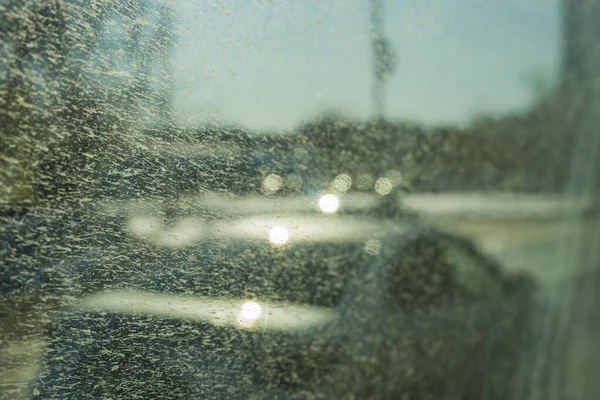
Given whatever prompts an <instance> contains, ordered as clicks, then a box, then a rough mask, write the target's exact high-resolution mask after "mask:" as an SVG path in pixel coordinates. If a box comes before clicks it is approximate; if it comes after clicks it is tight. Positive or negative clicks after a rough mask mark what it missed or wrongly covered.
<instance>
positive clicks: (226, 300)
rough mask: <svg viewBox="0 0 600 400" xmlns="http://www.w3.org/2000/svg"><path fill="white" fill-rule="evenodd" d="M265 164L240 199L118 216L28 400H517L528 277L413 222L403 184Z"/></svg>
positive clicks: (253, 154) (113, 211)
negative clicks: (401, 197)
mask: <svg viewBox="0 0 600 400" xmlns="http://www.w3.org/2000/svg"><path fill="white" fill-rule="evenodd" d="M261 140H263V142H262V143H260V146H262V148H263V149H264V148H267V149H268V147H264V141H266V140H267V139H261ZM281 146H284V144H281ZM257 148H260V147H259V146H257V147H252V146H250V147H244V148H243V149H244V151H243V152H242V153H238V154H237V157H242V160H246V161H248V160H250V161H248V162H247V163H240V165H242V164H243V165H244V168H246V169H245V170H243V171H241V172H240V171H237V172H235V174H236V177H235V179H236V180H237V181H236V183H235V184H239V185H240V186H239V189H240V191H239V192H238V196H239V195H242V196H241V197H236V196H234V195H232V193H228V196H227V197H224V196H220V197H219V196H218V195H215V192H214V190H213V191H210V190H206V189H207V187H206V186H205V187H204V189H205V190H204V192H203V193H204V195H203V196H200V197H193V196H192V197H190V193H193V191H185V190H183V189H181V188H179V189H178V190H179V192H180V193H181V192H183V193H184V194H187V195H188V197H185V196H184V195H182V196H180V197H178V198H176V199H175V198H174V199H175V201H170V202H169V201H167V202H165V201H160V199H159V200H156V201H154V202H152V201H150V200H148V199H146V200H145V201H143V202H142V201H137V202H136V201H131V200H129V201H126V202H118V201H117V202H112V203H111V201H110V198H107V199H106V200H107V203H106V204H107V206H106V210H104V211H103V212H102V213H103V215H106V217H105V218H106V221H110V223H108V225H110V226H112V228H111V229H113V230H114V234H113V236H114V238H117V239H116V240H112V241H108V240H107V241H105V243H106V245H105V246H104V247H100V248H94V249H93V250H92V251H93V252H95V255H93V256H88V257H85V256H84V257H80V258H79V259H77V258H71V260H70V261H69V263H67V264H65V266H64V268H63V270H64V273H65V276H68V280H67V281H68V282H70V283H71V284H72V288H70V289H69V288H67V289H65V290H67V291H68V292H69V293H70V294H71V295H73V296H76V297H79V298H80V300H79V301H76V302H74V303H72V304H71V305H70V306H69V307H67V308H65V309H64V310H63V311H62V312H61V313H60V314H59V316H58V317H57V319H56V321H55V322H54V324H53V326H52V328H51V332H50V333H51V342H50V348H49V352H48V354H47V357H46V359H45V361H44V365H43V367H42V369H41V372H40V374H39V378H38V379H37V381H36V382H35V383H34V384H33V387H32V395H33V398H39V399H45V398H90V397H91V398H110V397H112V398H125V397H127V398H134V397H137V398H157V397H158V398H307V397H309V398H311V397H316V398H346V397H349V396H354V398H402V396H405V398H415V399H439V398H448V399H481V398H484V395H485V396H486V397H485V398H488V399H506V398H509V395H508V393H509V392H510V390H511V387H512V383H511V382H513V379H517V378H518V374H517V373H516V370H517V366H518V365H520V364H519V362H520V360H519V358H520V357H524V354H525V353H524V352H521V351H520V349H521V348H522V347H523V346H525V345H526V341H527V333H528V320H529V302H530V297H531V295H532V290H533V284H532V282H531V281H530V279H529V278H528V277H525V276H512V275H509V274H508V273H506V272H504V271H503V269H502V268H501V267H500V266H499V265H497V264H496V263H495V262H494V261H492V260H490V259H488V258H486V257H485V256H484V255H482V254H481V253H480V252H479V251H478V250H477V249H476V248H474V246H473V245H472V244H471V243H470V242H469V241H468V240H466V239H462V238H458V237H455V236H452V235H448V234H445V233H442V232H440V231H438V230H436V229H434V228H432V227H430V226H428V225H427V224H426V223H424V222H423V221H421V220H419V218H417V217H416V216H414V215H411V214H410V213H408V212H406V210H403V209H402V207H401V206H400V202H399V201H398V199H397V197H395V196H396V192H397V191H398V190H399V189H398V187H397V186H398V185H397V184H394V179H393V176H392V175H390V177H389V178H384V180H381V178H380V179H377V180H375V179H373V178H369V179H367V178H366V175H365V174H363V175H356V176H354V177H352V176H350V175H344V174H337V175H334V176H333V177H331V178H330V177H329V176H328V174H327V173H323V174H321V172H323V171H319V170H318V169H315V168H314V166H313V165H310V164H309V163H311V162H313V161H315V160H316V159H315V158H312V157H311V153H310V152H309V151H304V150H298V151H296V152H293V151H281V149H279V150H278V151H275V152H274V151H271V152H269V151H267V152H266V153H265V152H261V151H258V152H257V150H256V149H257ZM291 150H293V148H292V149H291ZM264 154H267V156H266V157H264V156H263V155H264ZM273 154H274V155H275V156H273ZM244 157H247V158H244ZM186 160H187V161H188V162H191V163H194V162H196V161H194V158H193V157H192V158H186V159H184V160H183V161H186ZM190 160H192V161H190ZM317 161H318V160H317ZM221 162H223V159H222V160H221ZM304 163H306V164H309V165H306V168H297V166H299V165H304ZM175 165H181V160H180V161H179V162H178V163H175ZM198 171H199V173H203V174H205V176H206V173H207V171H206V170H204V171H201V170H198ZM325 172H326V171H325ZM165 176H167V177H172V176H171V175H169V174H168V173H165ZM186 176H188V175H186ZM194 176H195V175H194ZM361 179H362V181H361ZM217 181H218V182H219V184H221V183H222V182H221V181H220V180H217ZM373 181H375V182H373ZM204 182H206V181H204ZM230 183H231V184H232V185H234V183H232V182H230ZM244 185H245V186H244ZM162 186H163V187H164V186H165V185H162ZM234 186H235V185H234ZM244 187H245V189H244ZM195 189H197V188H195ZM195 189H194V190H195ZM174 192H175V190H174ZM200 192H201V193H202V191H200ZM216 192H217V193H218V188H216ZM360 192H362V193H360ZM234 193H235V192H234ZM353 199H354V200H353ZM357 199H358V200H357ZM103 262H104V264H103ZM92 264H95V265H92ZM406 396H408V397H406Z"/></svg>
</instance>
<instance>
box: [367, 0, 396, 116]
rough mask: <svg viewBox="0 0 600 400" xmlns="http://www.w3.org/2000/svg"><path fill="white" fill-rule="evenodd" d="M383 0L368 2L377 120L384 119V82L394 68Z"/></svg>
mask: <svg viewBox="0 0 600 400" xmlns="http://www.w3.org/2000/svg"><path fill="white" fill-rule="evenodd" d="M382 2H383V0H370V4H371V20H370V37H371V54H372V57H373V83H372V85H373V86H372V96H373V113H374V115H375V116H376V117H377V118H378V119H383V118H384V117H385V111H386V110H385V81H386V80H387V79H388V78H389V76H390V75H391V74H392V72H393V70H394V68H395V57H394V53H393V50H392V46H391V45H390V42H389V40H387V39H386V38H385V36H384V32H383V29H384V26H383V25H384V24H383V4H382Z"/></svg>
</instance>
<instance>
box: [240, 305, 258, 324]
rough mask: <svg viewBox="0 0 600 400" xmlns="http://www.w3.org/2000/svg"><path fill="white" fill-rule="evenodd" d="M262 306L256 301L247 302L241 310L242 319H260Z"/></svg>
mask: <svg viewBox="0 0 600 400" xmlns="http://www.w3.org/2000/svg"><path fill="white" fill-rule="evenodd" d="M261 312H262V310H261V309H260V304H258V303H257V302H255V301H247V302H245V303H244V304H242V307H241V308H240V318H242V319H245V320H255V319H257V318H258V317H260V313H261Z"/></svg>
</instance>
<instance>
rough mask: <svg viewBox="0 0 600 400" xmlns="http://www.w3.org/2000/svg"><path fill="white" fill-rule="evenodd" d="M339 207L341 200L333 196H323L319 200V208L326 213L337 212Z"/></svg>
mask: <svg viewBox="0 0 600 400" xmlns="http://www.w3.org/2000/svg"><path fill="white" fill-rule="evenodd" d="M339 206H340V200H339V199H338V198H337V197H336V196H334V195H332V194H326V195H323V196H321V198H320V199H319V208H320V209H321V211H323V212H324V213H334V212H336V211H337V209H338V208H339Z"/></svg>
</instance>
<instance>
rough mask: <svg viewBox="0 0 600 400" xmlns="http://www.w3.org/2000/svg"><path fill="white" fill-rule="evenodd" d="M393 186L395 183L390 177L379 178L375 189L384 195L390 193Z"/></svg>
mask: <svg viewBox="0 0 600 400" xmlns="http://www.w3.org/2000/svg"><path fill="white" fill-rule="evenodd" d="M393 188H394V185H393V184H392V181H391V180H389V179H388V178H379V179H377V182H375V191H376V192H377V193H379V194H380V195H382V196H385V195H386V194H390V192H391V191H392V189H393Z"/></svg>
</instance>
